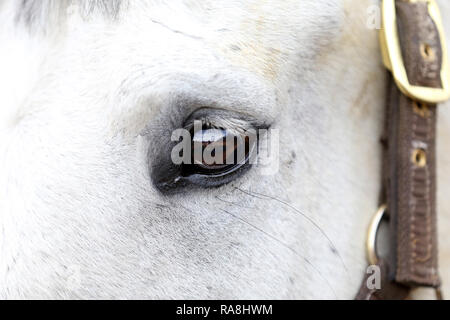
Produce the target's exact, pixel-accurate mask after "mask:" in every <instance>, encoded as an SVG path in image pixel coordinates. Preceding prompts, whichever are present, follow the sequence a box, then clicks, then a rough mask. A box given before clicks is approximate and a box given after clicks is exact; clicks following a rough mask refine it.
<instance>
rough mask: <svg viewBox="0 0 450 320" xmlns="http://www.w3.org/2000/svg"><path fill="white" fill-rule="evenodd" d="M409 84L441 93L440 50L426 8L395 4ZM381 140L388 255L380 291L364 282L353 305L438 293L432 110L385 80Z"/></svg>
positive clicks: (403, 0)
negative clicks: (422, 290)
mask: <svg viewBox="0 0 450 320" xmlns="http://www.w3.org/2000/svg"><path fill="white" fill-rule="evenodd" d="M396 11H397V26H398V33H399V40H400V44H401V48H402V56H403V61H404V65H405V68H406V72H407V75H408V78H409V82H410V83H411V84H413V85H419V86H426V87H433V88H441V86H442V84H441V79H440V69H441V64H442V48H441V44H440V39H439V32H438V30H437V28H436V26H435V23H434V21H433V20H432V18H431V17H430V16H429V13H428V8H427V3H426V2H411V1H408V0H397V1H396ZM389 78H390V79H389V85H388V94H387V109H386V130H385V139H383V140H384V147H385V151H384V168H383V171H384V178H383V196H382V197H383V202H386V203H387V207H388V211H389V215H390V233H391V250H390V256H389V257H388V259H387V260H381V261H380V262H379V267H380V268H381V277H382V280H381V284H382V287H381V289H380V290H369V289H367V284H366V281H367V278H366V279H365V280H364V281H363V284H362V286H361V289H360V291H359V293H358V296H357V297H356V298H357V299H404V298H405V297H407V295H408V292H409V290H410V289H412V288H416V287H420V286H426V287H435V288H437V287H439V286H440V280H439V275H438V261H437V235H436V233H437V230H436V229H437V228H436V143H435V141H436V109H437V107H436V105H432V104H425V103H421V102H419V101H414V100H412V99H410V98H408V97H407V96H405V95H404V94H403V93H402V92H401V91H400V90H399V88H398V87H397V85H396V84H395V82H394V80H393V78H392V75H391V74H390V76H389Z"/></svg>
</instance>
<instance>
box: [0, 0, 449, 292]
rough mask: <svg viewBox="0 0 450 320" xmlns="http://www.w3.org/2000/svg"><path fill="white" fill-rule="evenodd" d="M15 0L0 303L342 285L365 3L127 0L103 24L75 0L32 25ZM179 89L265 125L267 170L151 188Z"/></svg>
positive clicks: (373, 140) (362, 161) (355, 210)
mask: <svg viewBox="0 0 450 320" xmlns="http://www.w3.org/2000/svg"><path fill="white" fill-rule="evenodd" d="M14 2H15V1H14V0H11V1H2V2H0V21H1V23H0V43H2V45H1V46H0V70H1V72H0V88H1V89H0V90H1V91H0V101H2V107H1V108H0V199H1V200H0V297H2V298H340V299H342V298H352V297H353V296H354V295H355V293H356V292H357V290H358V286H359V285H360V281H361V278H362V276H363V274H364V272H365V268H366V264H367V262H366V259H365V252H364V237H365V232H366V226H367V224H368V221H369V219H370V217H371V215H372V213H373V212H374V210H375V209H376V207H377V204H378V203H377V200H378V195H379V188H380V185H379V182H380V175H381V173H380V158H381V148H380V145H379V137H380V134H381V129H382V122H383V117H384V114H383V110H384V86H385V70H384V68H383V67H382V65H381V63H380V56H379V48H378V42H377V33H376V31H375V30H369V29H367V28H366V19H367V12H366V10H367V8H368V6H369V5H370V4H371V3H372V2H373V1H368V0H367V1H361V0H327V1H316V0H303V1H297V0H295V1H294V0H293V1H276V0H267V1H260V0H242V1H238V0H230V1H223V2H220V1H197V0H191V1H188V0H186V1H155V2H149V1H131V2H130V3H129V4H128V5H127V6H126V7H124V8H122V11H121V12H120V14H119V16H118V18H117V20H114V19H108V18H105V17H104V16H101V15H96V14H93V15H91V16H90V17H88V18H86V17H84V18H82V17H81V16H80V15H79V14H78V11H77V10H72V11H70V12H69V14H68V17H67V19H63V20H61V21H59V20H58V22H57V25H53V26H49V29H48V31H47V32H45V33H33V32H31V33H30V32H29V31H28V30H27V28H26V27H24V26H21V25H20V24H19V25H18V24H17V23H16V22H15V19H14V16H15V15H14V10H16V5H14V4H13V3H14ZM439 3H440V4H441V6H442V10H443V12H444V13H443V14H444V15H445V12H447V14H450V5H449V4H447V2H445V1H444V0H441V1H439ZM55 23H56V22H55ZM446 28H447V30H448V31H447V34H448V35H450V22H447V25H446ZM193 103H194V104H196V103H197V104H202V105H211V106H218V107H221V108H228V109H230V110H235V111H239V112H243V113H248V114H251V115H254V116H255V117H257V118H259V119H262V120H264V121H267V122H271V123H272V127H273V128H278V129H280V137H281V147H280V161H281V163H280V171H279V172H278V174H276V175H273V176H262V175H261V174H260V168H258V167H255V168H252V169H251V170H250V171H249V172H248V173H247V174H246V175H245V176H243V177H241V178H239V179H237V180H235V181H233V182H232V183H230V184H228V185H225V186H223V187H221V188H219V189H209V190H208V189H205V190H203V191H198V190H189V189H188V190H185V191H184V193H182V194H179V195H170V196H169V195H163V194H161V193H159V192H158V191H157V190H156V189H155V187H154V186H153V184H152V181H151V178H150V176H149V173H148V167H149V165H150V166H151V165H152V163H148V162H149V161H150V162H151V161H152V159H154V158H153V157H152V156H151V155H152V154H154V153H157V152H160V151H161V150H162V149H163V146H161V145H162V142H161V139H160V135H161V134H163V133H164V128H166V127H169V124H170V122H171V121H172V120H173V119H174V118H176V119H178V118H180V117H181V118H182V117H184V116H187V114H186V113H188V111H189V110H190V108H192V104H193ZM448 106H449V107H450V105H448ZM448 110H449V109H448V107H446V106H442V107H441V108H440V120H439V150H440V151H439V175H438V176H439V187H440V189H439V190H440V191H439V213H440V215H442V217H440V218H441V220H440V229H441V230H440V231H441V244H440V245H441V263H442V268H441V270H442V271H441V272H442V275H443V278H444V281H446V282H445V290H446V291H447V292H448V294H447V295H450V273H449V270H450V268H449V267H450V241H449V240H448V237H447V236H446V231H445V230H447V228H448V227H449V226H450V217H448V216H444V215H445V213H447V212H448V211H449V209H450V199H449V198H448V196H446V195H447V194H448V192H449V191H450V184H449V183H450V179H448V178H446V177H448V176H449V175H450V157H449V156H448V152H447V151H446V144H448V143H449V142H450V111H448ZM177 117H178V118H177ZM149 153H150V156H149Z"/></svg>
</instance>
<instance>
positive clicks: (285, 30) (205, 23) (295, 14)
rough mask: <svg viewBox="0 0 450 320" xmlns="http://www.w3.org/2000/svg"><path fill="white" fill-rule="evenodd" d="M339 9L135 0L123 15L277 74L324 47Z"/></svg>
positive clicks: (334, 1)
mask: <svg viewBox="0 0 450 320" xmlns="http://www.w3.org/2000/svg"><path fill="white" fill-rule="evenodd" d="M343 12H344V5H343V4H342V1H341V0H326V1H315V0H303V1H293V0H287V1H276V0H264V1H257V0H240V1H226V2H220V1H198V0H189V1H182V2H167V1H165V2H158V3H154V4H152V5H148V4H147V5H145V6H142V4H139V3H135V4H134V5H132V6H130V7H129V8H128V10H125V14H124V16H125V19H126V15H131V16H134V17H139V19H136V20H131V23H132V24H142V25H146V24H147V23H148V22H151V23H153V24H157V25H159V26H160V27H163V28H166V30H171V31H173V32H175V33H178V34H179V35H180V36H183V35H184V36H188V37H191V38H192V39H193V40H195V39H197V40H200V41H199V43H200V45H201V46H209V47H211V48H212V49H213V50H214V51H216V52H219V53H220V54H221V55H222V56H224V57H226V58H228V59H230V60H231V62H232V63H233V64H236V65H239V66H243V67H245V68H246V69H249V70H250V71H251V72H254V73H257V74H261V75H263V76H264V77H266V78H269V79H270V80H275V79H276V78H277V77H278V76H279V74H280V73H281V72H282V71H283V67H284V68H290V67H291V66H290V64H292V63H299V64H302V63H303V64H308V63H310V61H311V59H313V57H315V56H317V54H318V51H319V50H320V49H323V48H326V47H327V44H328V43H330V42H331V41H332V40H333V39H334V38H336V35H337V33H338V32H339V31H340V25H341V23H342V21H343V20H342V16H343ZM148 36H149V37H153V36H156V35H155V34H152V33H149V34H148ZM299 58H301V59H302V60H298V59H299Z"/></svg>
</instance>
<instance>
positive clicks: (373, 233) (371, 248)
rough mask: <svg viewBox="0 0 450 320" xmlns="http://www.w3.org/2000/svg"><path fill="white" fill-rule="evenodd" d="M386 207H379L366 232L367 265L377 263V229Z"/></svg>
mask: <svg viewBox="0 0 450 320" xmlns="http://www.w3.org/2000/svg"><path fill="white" fill-rule="evenodd" d="M386 210H387V205H385V204H383V205H381V206H380V207H379V208H378V210H377V212H376V213H375V215H374V216H373V218H372V220H371V221H370V225H369V230H368V232H367V239H366V250H367V258H368V259H369V263H370V264H371V265H375V264H377V263H378V254H377V248H376V246H377V234H378V228H379V226H380V223H381V220H382V219H383V216H384V214H385V213H386Z"/></svg>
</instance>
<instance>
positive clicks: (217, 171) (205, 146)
mask: <svg viewBox="0 0 450 320" xmlns="http://www.w3.org/2000/svg"><path fill="white" fill-rule="evenodd" d="M190 133H191V150H190V151H191V161H190V163H187V164H186V163H184V164H183V165H182V168H181V175H182V176H184V177H190V176H194V175H195V176H199V175H200V176H205V177H209V178H214V177H222V176H225V175H228V174H231V173H233V172H235V171H237V170H239V169H240V168H242V167H243V166H245V165H246V164H248V163H250V162H251V161H250V160H251V159H253V156H254V155H255V152H256V148H255V146H256V145H257V137H256V134H255V133H253V132H250V131H243V132H240V131H239V132H235V131H233V130H228V129H225V128H215V127H212V126H210V125H206V124H204V125H202V126H201V129H199V130H197V131H194V128H191V129H190Z"/></svg>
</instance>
